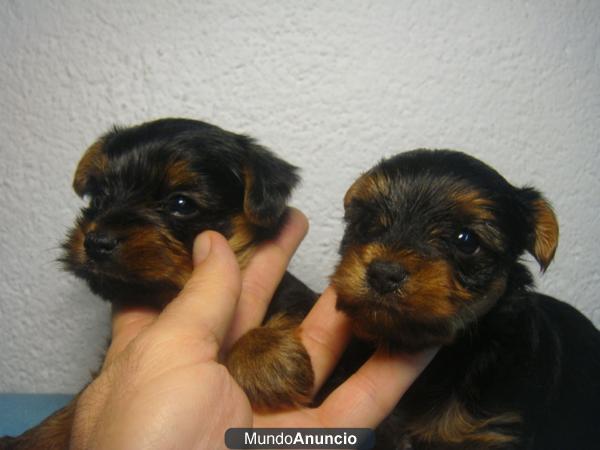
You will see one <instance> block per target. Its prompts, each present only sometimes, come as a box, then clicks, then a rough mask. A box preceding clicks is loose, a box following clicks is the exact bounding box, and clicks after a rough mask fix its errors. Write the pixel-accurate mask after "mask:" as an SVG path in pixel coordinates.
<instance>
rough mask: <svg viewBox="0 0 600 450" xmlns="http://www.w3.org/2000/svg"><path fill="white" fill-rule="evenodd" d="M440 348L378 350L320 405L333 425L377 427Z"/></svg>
mask: <svg viewBox="0 0 600 450" xmlns="http://www.w3.org/2000/svg"><path fill="white" fill-rule="evenodd" d="M436 353H437V349H432V350H427V351H425V352H422V353H418V354H415V355H409V354H402V353H401V354H394V355H390V354H389V353H387V352H385V351H383V350H378V351H377V352H375V354H374V355H373V356H371V358H369V360H368V361H367V362H366V363H365V364H363V366H362V367H361V368H360V369H358V371H357V372H356V373H354V374H353V375H352V376H351V377H350V378H348V379H347V380H346V381H345V382H344V383H343V384H342V385H340V386H339V387H338V388H337V389H336V390H335V391H333V392H332V393H331V394H330V395H329V397H327V399H326V400H325V401H324V402H323V404H322V405H321V406H320V407H319V408H317V414H318V417H319V418H320V419H321V421H322V422H323V423H325V424H327V426H331V427H336V426H337V427H350V428H352V427H359V428H362V427H366V428H375V427H376V426H377V425H379V423H381V421H383V419H385V418H386V417H387V416H388V415H389V413H390V412H391V411H392V409H393V408H394V406H396V404H397V403H398V401H399V400H400V398H401V397H402V396H403V395H404V393H405V392H406V391H407V390H408V388H409V387H410V386H411V385H412V383H413V382H414V381H415V380H416V379H417V377H418V376H419V375H420V374H421V372H422V371H423V370H424V369H425V367H427V364H429V362H430V361H431V360H432V359H433V357H434V356H435V354H436Z"/></svg>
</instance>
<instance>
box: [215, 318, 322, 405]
mask: <svg viewBox="0 0 600 450" xmlns="http://www.w3.org/2000/svg"><path fill="white" fill-rule="evenodd" d="M298 325H299V321H298V320H294V319H291V318H288V317H285V316H280V315H279V316H274V317H273V318H272V319H271V320H269V322H267V324H266V325H265V326H262V327H260V328H255V329H253V330H250V331H249V332H248V333H246V334H245V335H244V336H242V337H241V338H240V339H239V340H238V341H237V342H236V343H235V345H234V346H233V348H232V349H231V352H230V353H229V355H228V357H227V368H228V369H229V371H230V373H231V375H232V376H233V378H235V380H236V381H237V382H238V384H239V385H240V386H241V387H242V389H243V390H244V391H245V392H246V395H247V396H248V398H249V399H250V403H252V406H253V407H254V408H255V409H257V410H278V409H285V408H289V407H292V406H296V405H307V404H308V403H309V402H310V394H311V390H312V387H313V382H314V375H313V371H312V365H311V363H310V357H309V356H308V353H307V352H306V349H305V348H304V346H303V345H302V342H301V341H300V337H299V335H298Z"/></svg>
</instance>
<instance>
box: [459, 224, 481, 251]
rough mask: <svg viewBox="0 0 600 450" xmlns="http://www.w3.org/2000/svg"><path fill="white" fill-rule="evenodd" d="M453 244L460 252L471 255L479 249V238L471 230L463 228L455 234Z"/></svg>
mask: <svg viewBox="0 0 600 450" xmlns="http://www.w3.org/2000/svg"><path fill="white" fill-rule="evenodd" d="M455 245H456V248H458V250H459V251H460V252H461V253H464V254H466V255H473V254H474V253H475V252H477V250H479V239H477V236H476V235H475V233H473V231H471V230H469V229H468V228H463V229H462V230H460V231H459V232H458V234H457V235H456V238H455Z"/></svg>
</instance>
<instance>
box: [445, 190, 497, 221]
mask: <svg viewBox="0 0 600 450" xmlns="http://www.w3.org/2000/svg"><path fill="white" fill-rule="evenodd" d="M452 198H453V200H454V201H455V202H456V204H457V205H458V207H459V208H460V209H461V211H463V212H464V213H466V214H468V215H469V216H471V217H474V218H477V219H479V220H481V221H485V220H492V219H493V218H494V216H493V215H492V212H491V210H490V208H491V207H492V206H493V203H492V202H491V201H490V200H489V199H487V198H485V197H483V196H482V195H481V194H480V193H479V192H477V191H475V190H472V189H464V190H461V191H459V192H456V193H454V195H453V196H452Z"/></svg>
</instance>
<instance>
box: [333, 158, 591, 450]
mask: <svg viewBox="0 0 600 450" xmlns="http://www.w3.org/2000/svg"><path fill="white" fill-rule="evenodd" d="M344 205H345V221H346V230H345V233H344V237H343V240H342V243H341V247H340V253H341V261H340V262H339V265H338V266H337V268H336V270H335V273H334V274H333V276H332V284H333V286H334V287H335V289H336V291H337V293H338V301H337V308H338V309H340V310H341V311H344V312H345V313H346V314H348V315H349V316H350V318H351V319H352V321H353V327H354V332H355V334H356V335H357V336H358V337H360V338H362V339H364V340H367V341H370V342H373V343H375V344H376V345H379V346H384V347H387V348H389V349H390V350H391V351H405V352H416V351H419V350H423V349H426V348H429V347H434V346H441V350H440V351H439V353H438V355H437V356H436V357H435V359H434V360H433V362H432V363H431V364H430V366H429V367H428V368H427V369H426V370H425V372H424V373H423V374H422V376H421V377H420V378H419V379H418V380H417V381H416V383H415V384H414V385H413V386H412V387H411V389H410V390H409V391H408V393H407V394H406V395H405V397H404V398H403V399H402V400H401V402H400V404H399V405H398V407H397V408H396V410H395V411H394V413H393V414H392V416H391V417H390V418H389V419H388V421H387V423H385V424H384V425H383V427H382V428H383V429H384V430H385V434H386V435H387V436H386V437H385V438H386V442H387V443H386V444H385V445H386V446H387V447H388V448H390V447H396V448H402V445H405V442H403V441H404V439H405V438H406V437H408V438H409V441H410V443H411V444H410V445H411V446H412V448H413V449H415V450H417V449H430V450H433V449H436V450H437V449H440V450H441V449H446V450H447V449H457V450H458V449H461V450H467V449H536V450H552V449H557V450H558V449H560V450H572V449H573V450H574V449H577V450H591V449H597V448H600V447H599V445H600V332H599V331H598V330H597V329H596V328H595V327H594V326H593V325H592V323H591V322H590V321H589V320H588V319H586V318H585V317H584V316H583V315H582V314H580V313H579V312H578V311H576V310H575V309H574V308H573V307H571V306H569V305H568V304H566V303H563V302H561V301H558V300H556V299H553V298H551V297H548V296H545V295H542V294H539V293H536V292H534V291H533V290H532V278H531V275H530V273H529V271H528V270H527V269H526V267H525V266H524V265H523V264H522V263H521V260H520V258H521V256H522V255H523V253H524V252H526V251H527V252H529V253H531V254H532V255H533V256H534V257H535V259H536V260H537V261H538V263H539V264H540V267H541V268H542V270H545V269H546V268H547V267H548V265H549V264H550V262H551V261H552V259H553V256H554V253H555V250H556V247H557V243H558V224H557V221H556V217H555V215H554V213H553V211H552V209H551V207H550V206H549V204H548V203H547V201H546V200H545V199H544V198H543V197H542V196H541V195H540V193H539V192H537V191H536V190H535V189H532V188H521V189H520V188H516V187H514V186H512V185H511V184H509V183H508V182H507V181H506V180H505V179H504V178H503V177H502V176H500V175H499V174H498V173H497V172H496V171H495V170H493V169H492V168H490V167H488V166H487V165H485V164H483V163H482V162H480V161H478V160H476V159H474V158H472V157H470V156H467V155H465V154H463V153H459V152H454V151H443V150H440V151H428V150H416V151H413V152H408V153H404V154H400V155H397V156H395V157H392V158H389V159H386V160H384V161H382V162H381V163H379V164H378V165H376V166H375V167H374V168H372V169H371V170H369V171H368V172H367V173H365V174H364V175H363V176H361V177H360V178H359V179H358V180H357V181H356V182H355V183H354V185H353V186H352V187H351V188H350V189H349V191H348V192H347V194H346V197H345V199H344ZM575 285H576V282H574V286H575ZM574 292H576V289H574ZM390 433H391V436H392V437H391V438H390ZM394 436H396V439H394ZM409 448H410V447H409Z"/></svg>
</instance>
